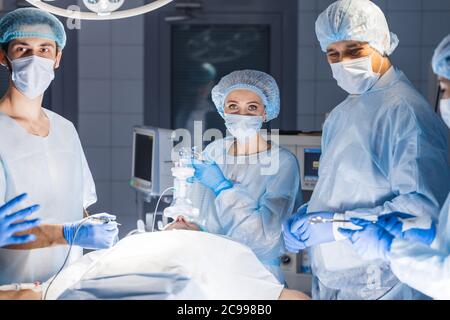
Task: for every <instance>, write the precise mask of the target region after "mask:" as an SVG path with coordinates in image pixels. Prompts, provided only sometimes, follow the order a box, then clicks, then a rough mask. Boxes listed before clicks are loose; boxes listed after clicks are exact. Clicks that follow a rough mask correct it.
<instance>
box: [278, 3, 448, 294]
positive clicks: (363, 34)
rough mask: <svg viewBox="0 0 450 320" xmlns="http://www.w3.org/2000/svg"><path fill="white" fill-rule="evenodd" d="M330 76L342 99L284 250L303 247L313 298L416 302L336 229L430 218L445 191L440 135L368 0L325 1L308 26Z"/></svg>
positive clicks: (443, 133)
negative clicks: (404, 216) (358, 221)
mask: <svg viewBox="0 0 450 320" xmlns="http://www.w3.org/2000/svg"><path fill="white" fill-rule="evenodd" d="M316 33H317V37H318V39H319V42H320V45H321V48H322V50H323V51H324V52H326V53H327V59H328V62H329V63H330V66H331V69H332V72H333V76H334V78H335V79H336V80H337V83H338V85H339V86H340V87H341V88H343V89H344V90H346V91H347V92H348V93H349V96H348V97H347V98H346V99H345V101H343V102H342V103H341V104H339V105H338V106H337V107H336V108H335V109H334V110H333V111H332V112H331V114H330V116H329V117H328V118H327V120H326V123H325V125H324V130H323V139H322V157H321V159H320V169H319V180H318V183H317V185H316V188H315V190H314V192H313V195H312V198H311V200H310V201H309V203H308V204H307V205H304V206H302V207H301V208H300V209H299V211H298V213H297V214H295V215H294V216H293V217H292V218H290V219H289V220H288V221H287V222H286V223H285V224H284V229H283V230H284V238H285V242H286V246H287V248H288V249H289V250H290V251H293V252H298V251H299V250H301V249H305V248H310V253H311V260H312V271H313V276H314V277H313V287H312V293H313V298H314V299H418V298H421V297H422V296H421V295H420V294H419V293H418V292H416V291H415V290H413V289H411V288H410V287H408V286H407V285H405V284H402V283H401V282H400V281H399V280H398V279H397V277H396V276H395V275H394V274H393V272H392V270H391V268H390V265H389V263H387V262H386V261H383V260H381V259H372V260H364V259H363V258H362V257H361V256H360V255H359V254H358V253H357V252H356V251H355V249H354V248H353V247H352V245H351V243H350V241H349V240H348V239H347V238H346V237H345V236H344V235H343V234H341V233H340V232H339V231H338V228H339V227H343V226H346V225H348V223H343V222H336V221H335V222H334V223H331V222H327V223H320V224H311V223H309V219H310V218H312V217H315V218H317V217H319V218H322V219H336V220H339V221H342V220H344V221H345V220H348V219H349V218H351V217H365V218H366V219H373V220H376V219H377V217H378V216H380V215H383V214H386V213H390V212H393V211H399V212H408V213H411V214H413V215H415V216H419V217H424V218H425V219H429V220H437V219H438V216H439V209H440V207H441V206H442V205H443V204H444V201H445V199H446V196H447V193H448V191H449V188H450V176H449V164H448V158H447V155H448V149H447V148H448V143H447V139H446V137H447V129H446V127H445V125H444V124H443V122H442V121H441V119H439V117H438V116H437V115H436V114H435V113H434V112H433V109H432V107H431V106H430V105H429V104H428V103H427V101H426V100H425V99H424V98H423V97H422V96H421V95H420V94H419V92H418V91H417V90H416V89H415V88H414V87H413V85H412V84H411V82H410V81H409V80H408V79H407V77H406V76H405V75H404V74H403V72H401V71H400V70H398V69H396V68H395V67H394V66H392V65H391V62H390V60H389V55H390V54H392V53H393V51H394V50H395V48H396V47H397V45H398V38H397V36H396V35H394V34H393V33H390V31H389V27H388V24H387V22H386V18H385V16H384V14H383V12H382V11H381V10H380V9H379V8H378V7H377V6H376V5H375V4H374V3H373V2H371V1H368V0H341V1H336V2H335V3H333V4H331V5H330V6H329V7H328V8H327V9H326V10H325V11H324V12H323V13H322V14H320V16H319V18H318V19H317V22H316Z"/></svg>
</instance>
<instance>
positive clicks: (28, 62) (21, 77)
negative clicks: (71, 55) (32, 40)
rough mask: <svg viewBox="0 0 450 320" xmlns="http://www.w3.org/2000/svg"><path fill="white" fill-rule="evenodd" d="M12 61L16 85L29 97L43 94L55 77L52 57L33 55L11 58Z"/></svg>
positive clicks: (13, 79) (13, 77)
mask: <svg viewBox="0 0 450 320" xmlns="http://www.w3.org/2000/svg"><path fill="white" fill-rule="evenodd" d="M8 60H9V59H8ZM10 63H11V67H12V81H13V82H14V85H15V87H16V88H17V90H19V91H20V92H21V93H22V94H23V95H24V96H26V97H27V98H29V99H35V98H37V97H39V96H40V95H42V94H43V93H44V92H45V90H47V88H48V87H49V85H50V83H51V82H52V80H53V79H54V78H55V70H54V67H55V61H54V60H52V59H47V58H42V57H39V56H35V55H31V56H28V57H24V58H19V59H15V60H12V61H11V60H10Z"/></svg>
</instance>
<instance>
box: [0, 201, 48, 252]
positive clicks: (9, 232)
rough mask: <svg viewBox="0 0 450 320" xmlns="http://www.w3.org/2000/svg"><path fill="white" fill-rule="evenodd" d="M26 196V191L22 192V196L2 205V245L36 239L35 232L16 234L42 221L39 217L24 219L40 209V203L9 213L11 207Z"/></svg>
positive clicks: (0, 233) (0, 223)
mask: <svg viewBox="0 0 450 320" xmlns="http://www.w3.org/2000/svg"><path fill="white" fill-rule="evenodd" d="M26 197H27V194H26V193H24V194H21V195H20V196H18V197H16V198H14V199H12V200H10V201H8V202H7V203H6V204H4V205H3V206H1V207H0V247H4V246H8V245H20V244H25V243H28V242H32V241H34V240H36V236H35V235H34V234H26V235H15V234H16V233H18V232H23V231H26V230H29V229H32V228H35V227H37V226H38V225H39V224H40V223H41V221H40V220H39V219H32V220H25V221H23V219H25V218H26V217H28V216H30V215H31V214H32V213H33V212H35V211H36V210H38V209H39V208H40V207H39V205H34V206H31V207H28V208H25V209H22V210H19V211H17V212H14V213H11V214H8V212H9V211H10V209H12V208H13V207H14V206H16V205H17V204H19V203H20V202H22V201H23V200H24V199H25V198H26Z"/></svg>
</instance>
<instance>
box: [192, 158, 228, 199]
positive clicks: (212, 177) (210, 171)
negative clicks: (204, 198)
mask: <svg viewBox="0 0 450 320" xmlns="http://www.w3.org/2000/svg"><path fill="white" fill-rule="evenodd" d="M192 167H193V168H194V169H195V174H194V180H197V181H199V182H200V183H201V184H203V185H204V186H206V187H208V188H209V189H211V190H212V191H213V192H214V194H215V195H216V196H218V195H219V194H220V193H221V192H222V191H223V190H226V189H230V188H232V187H233V183H232V182H231V181H230V180H228V179H227V178H226V177H225V176H224V174H223V172H222V170H220V168H219V166H218V165H217V163H215V162H213V161H205V160H203V161H202V160H197V159H193V160H192Z"/></svg>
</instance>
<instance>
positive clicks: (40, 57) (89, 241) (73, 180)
mask: <svg viewBox="0 0 450 320" xmlns="http://www.w3.org/2000/svg"><path fill="white" fill-rule="evenodd" d="M0 44H1V49H2V50H0V63H1V64H2V65H3V66H4V67H6V68H7V70H8V72H9V75H10V82H9V87H8V89H7V91H6V93H5V94H4V96H3V97H2V98H1V99H0V137H1V138H0V204H3V203H6V204H5V205H3V206H2V207H1V208H0V226H1V228H0V232H2V235H1V236H0V239H3V240H4V241H2V242H1V246H2V247H3V248H1V249H0V285H3V284H10V283H23V282H34V281H46V280H48V278H49V277H51V276H53V275H54V274H55V273H56V272H57V271H58V269H59V268H61V266H62V264H63V262H64V261H65V258H66V256H67V254H68V250H69V247H68V244H73V245H76V246H77V247H76V248H73V249H72V251H71V255H70V257H69V262H70V261H72V260H74V259H77V258H78V257H79V256H81V254H82V248H89V249H100V248H107V247H110V246H112V245H113V244H114V243H115V241H117V234H118V230H117V224H116V222H114V221H112V220H115V217H114V216H112V215H108V214H100V215H95V217H96V218H98V219H100V220H103V221H111V222H109V223H99V222H98V219H97V220H94V219H89V220H82V218H83V212H84V213H86V211H85V209H86V208H87V207H88V206H89V205H91V204H93V203H95V202H96V200H97V196H96V192H95V185H94V181H93V179H92V175H91V172H90V170H89V167H88V164H87V162H86V159H85V156H84V153H83V149H82V147H81V144H80V140H79V138H78V134H77V132H76V130H75V128H74V126H73V125H72V123H71V122H69V121H68V120H66V119H64V118H63V117H61V116H59V115H57V114H56V113H54V112H52V111H50V110H47V109H44V108H43V107H42V100H43V95H44V92H45V90H46V89H47V88H48V87H49V85H50V83H51V82H52V80H53V78H54V71H55V69H57V68H58V67H59V64H60V61H61V57H62V50H63V49H64V46H65V44H66V34H65V31H64V26H63V25H62V23H61V22H60V21H59V20H58V19H56V18H55V17H54V16H52V15H51V14H49V13H47V12H45V11H42V10H39V9H36V8H23V9H17V10H15V11H12V12H10V13H7V14H6V15H5V16H3V17H2V18H1V19H0ZM24 193H26V194H27V195H21V196H19V197H16V196H17V195H19V194H24ZM25 197H26V199H25ZM13 198H14V199H13ZM11 199H13V200H11ZM10 200H11V201H10ZM34 203H37V204H38V205H39V206H36V205H35V206H30V205H31V204H34ZM12 206H15V208H16V209H18V211H17V212H16V213H13V214H8V213H9V212H10V210H7V209H11V208H12ZM24 208H25V209H24ZM20 209H21V210H20ZM37 209H40V210H38V211H37V213H35V218H38V219H33V220H30V221H29V222H28V223H25V224H22V225H20V224H19V225H17V224H15V223H12V222H14V221H17V220H15V219H17V218H21V219H23V218H25V217H27V216H29V214H30V213H32V212H33V211H36V210H37ZM107 219H108V220H107ZM26 227H33V228H32V229H30V230H26ZM77 231H78V232H77ZM17 232H19V234H14V233H17ZM21 232H25V233H21ZM75 233H77V236H76V237H74V234H75ZM6 237H8V238H6ZM9 245H13V246H9ZM5 246H6V247H5Z"/></svg>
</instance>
